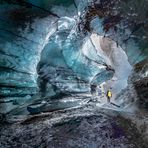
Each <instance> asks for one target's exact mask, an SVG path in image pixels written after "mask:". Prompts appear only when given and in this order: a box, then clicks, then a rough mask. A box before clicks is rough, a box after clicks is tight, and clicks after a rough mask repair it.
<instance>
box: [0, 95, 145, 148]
mask: <svg viewBox="0 0 148 148" xmlns="http://www.w3.org/2000/svg"><path fill="white" fill-rule="evenodd" d="M83 97H84V96H83ZM14 119H15V122H14V123H13V124H12V123H11V124H10V123H9V124H8V123H3V124H1V128H0V148H16V147H18V148H37V147H38V148H75V147H77V148H146V147H147V144H146V142H145V141H144V139H143V137H142V135H141V134H140V133H139V132H138V130H137V129H136V127H135V125H134V124H133V123H132V122H131V121H130V120H128V119H125V118H124V117H123V116H121V114H120V113H119V112H116V111H113V110H109V109H102V108H99V107H96V106H95V103H94V102H90V103H88V104H87V105H83V106H81V107H80V106H79V107H77V108H69V109H65V110H59V111H53V112H46V113H42V114H37V115H28V116H27V117H24V116H22V117H21V116H16V117H15V118H13V121H14ZM10 120H11V121H12V117H11V119H10ZM16 121H17V122H16Z"/></svg>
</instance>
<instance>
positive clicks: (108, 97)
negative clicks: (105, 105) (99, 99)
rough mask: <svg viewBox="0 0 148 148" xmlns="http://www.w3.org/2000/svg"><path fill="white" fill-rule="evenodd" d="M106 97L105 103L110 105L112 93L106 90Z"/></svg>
mask: <svg viewBox="0 0 148 148" xmlns="http://www.w3.org/2000/svg"><path fill="white" fill-rule="evenodd" d="M106 96H107V102H109V103H110V99H111V97H112V92H111V91H110V90H108V91H107V94H106Z"/></svg>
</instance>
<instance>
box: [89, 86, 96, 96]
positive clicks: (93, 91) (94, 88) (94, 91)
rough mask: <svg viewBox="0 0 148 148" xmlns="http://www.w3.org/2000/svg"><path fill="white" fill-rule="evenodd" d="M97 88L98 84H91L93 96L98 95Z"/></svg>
mask: <svg viewBox="0 0 148 148" xmlns="http://www.w3.org/2000/svg"><path fill="white" fill-rule="evenodd" d="M96 89H97V85H95V84H91V86H90V92H91V94H92V95H93V96H94V95H96Z"/></svg>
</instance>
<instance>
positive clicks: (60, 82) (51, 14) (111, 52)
mask: <svg viewBox="0 0 148 148" xmlns="http://www.w3.org/2000/svg"><path fill="white" fill-rule="evenodd" d="M92 2H93V1H91V0H71V1H68V2H67V1H64V0H63V1H62V0H56V1H54V0H51V1H47V0H42V1H40V0H36V1H33V0H32V1H31V0H28V1H21V2H19V1H17V0H12V1H9V3H8V2H7V1H2V2H1V5H0V57H1V58H0V71H1V72H0V85H1V89H0V96H1V102H3V103H4V102H7V103H10V104H12V100H19V99H21V100H23V99H24V100H26V99H30V98H31V96H32V95H34V94H36V93H37V92H40V93H41V96H46V94H47V93H49V92H51V89H52V90H53V91H54V92H64V93H67V92H68V93H69V92H70V93H72V92H88V91H89V90H90V84H91V83H96V84H98V85H99V84H101V83H103V82H107V81H108V80H110V79H114V80H115V79H119V80H120V82H122V84H123V86H121V85H120V84H121V83H118V82H119V81H118V82H117V83H113V84H112V82H110V81H108V85H114V87H115V88H114V90H115V91H119V90H120V89H119V90H118V89H117V88H119V87H120V88H123V87H124V85H125V83H126V81H127V77H128V75H129V73H130V70H131V66H130V64H131V65H132V64H135V63H136V62H138V61H140V60H142V59H144V58H145V55H146V54H145V52H146V49H145V48H144V47H143V44H142V43H141V41H139V42H137V41H135V40H134V39H133V38H130V39H129V40H127V42H126V44H125V42H123V41H125V40H126V39H127V38H128V37H129V35H130V34H131V32H132V29H131V28H130V27H129V28H128V27H127V28H126V29H125V28H124V25H125V22H124V21H122V22H121V23H120V24H118V25H117V27H118V30H117V32H115V30H114V29H110V30H108V31H107V32H106V31H105V30H104V27H103V24H104V22H105V21H107V19H108V18H107V17H106V19H104V18H103V17H102V16H99V15H98V16H96V15H94V14H95V13H96V12H95V11H94V12H93V13H92V12H91V11H92V8H94V7H93V5H96V6H97V5H99V3H101V2H100V1H95V2H94V3H92ZM106 2H107V0H106ZM88 14H89V17H88ZM104 17H105V16H104ZM104 20H105V21H104ZM108 21H109V20H108ZM88 22H89V25H88ZM140 32H141V31H140ZM136 33H138V32H136ZM143 38H144V39H145V36H143ZM144 41H145V40H144ZM141 44H142V46H141ZM140 48H142V50H141V49H140ZM123 50H124V51H123ZM143 53H144V54H143ZM127 56H128V57H127ZM128 60H129V62H130V64H129V62H128ZM123 68H124V69H123ZM5 107H6V106H5ZM10 109H11V107H10V106H9V110H10ZM5 110H6V109H5Z"/></svg>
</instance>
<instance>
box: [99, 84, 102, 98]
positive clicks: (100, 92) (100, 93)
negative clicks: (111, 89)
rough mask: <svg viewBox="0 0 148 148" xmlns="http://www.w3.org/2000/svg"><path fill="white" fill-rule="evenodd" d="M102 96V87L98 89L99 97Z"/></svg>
mask: <svg viewBox="0 0 148 148" xmlns="http://www.w3.org/2000/svg"><path fill="white" fill-rule="evenodd" d="M101 95H102V90H101V86H99V87H98V96H101Z"/></svg>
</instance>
